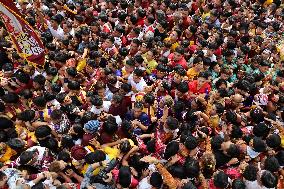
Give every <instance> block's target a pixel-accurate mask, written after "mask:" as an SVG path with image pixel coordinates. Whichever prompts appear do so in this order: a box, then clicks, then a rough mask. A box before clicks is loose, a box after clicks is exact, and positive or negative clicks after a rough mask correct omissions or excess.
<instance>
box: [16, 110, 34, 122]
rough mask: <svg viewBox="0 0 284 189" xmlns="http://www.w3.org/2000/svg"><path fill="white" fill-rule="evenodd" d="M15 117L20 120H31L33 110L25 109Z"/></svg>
mask: <svg viewBox="0 0 284 189" xmlns="http://www.w3.org/2000/svg"><path fill="white" fill-rule="evenodd" d="M17 118H18V119H19V120H20V121H32V120H33V119H34V118H35V111H33V110H25V111H23V112H21V113H20V114H18V116H17Z"/></svg>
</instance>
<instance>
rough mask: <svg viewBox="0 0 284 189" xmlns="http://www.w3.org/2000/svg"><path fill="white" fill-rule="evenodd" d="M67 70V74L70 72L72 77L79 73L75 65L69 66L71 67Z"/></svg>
mask: <svg viewBox="0 0 284 189" xmlns="http://www.w3.org/2000/svg"><path fill="white" fill-rule="evenodd" d="M66 72H67V74H68V75H69V76H71V77H76V75H77V70H76V68H74V67H69V68H67V69H66Z"/></svg>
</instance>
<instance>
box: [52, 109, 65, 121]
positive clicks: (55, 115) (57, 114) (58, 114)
mask: <svg viewBox="0 0 284 189" xmlns="http://www.w3.org/2000/svg"><path fill="white" fill-rule="evenodd" d="M62 115H63V112H62V110H58V109H56V110H53V111H52V112H51V115H50V117H51V119H53V120H57V119H61V117H62Z"/></svg>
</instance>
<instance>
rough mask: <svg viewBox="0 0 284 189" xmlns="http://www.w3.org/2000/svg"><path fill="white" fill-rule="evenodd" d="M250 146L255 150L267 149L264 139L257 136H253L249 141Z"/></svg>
mask: <svg viewBox="0 0 284 189" xmlns="http://www.w3.org/2000/svg"><path fill="white" fill-rule="evenodd" d="M250 146H252V148H253V150H254V151H255V152H264V151H266V149H267V146H266V143H265V141H263V140H262V139H261V138H259V137H254V138H253V139H252V140H251V141H250Z"/></svg>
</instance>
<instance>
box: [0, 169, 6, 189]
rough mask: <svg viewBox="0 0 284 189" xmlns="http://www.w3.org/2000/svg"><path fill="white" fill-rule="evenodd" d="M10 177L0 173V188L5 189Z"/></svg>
mask: <svg viewBox="0 0 284 189" xmlns="http://www.w3.org/2000/svg"><path fill="white" fill-rule="evenodd" d="M7 180H8V177H7V175H6V174H5V173H4V172H3V171H0V187H1V188H2V187H4V186H5V185H6V183H7Z"/></svg>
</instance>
